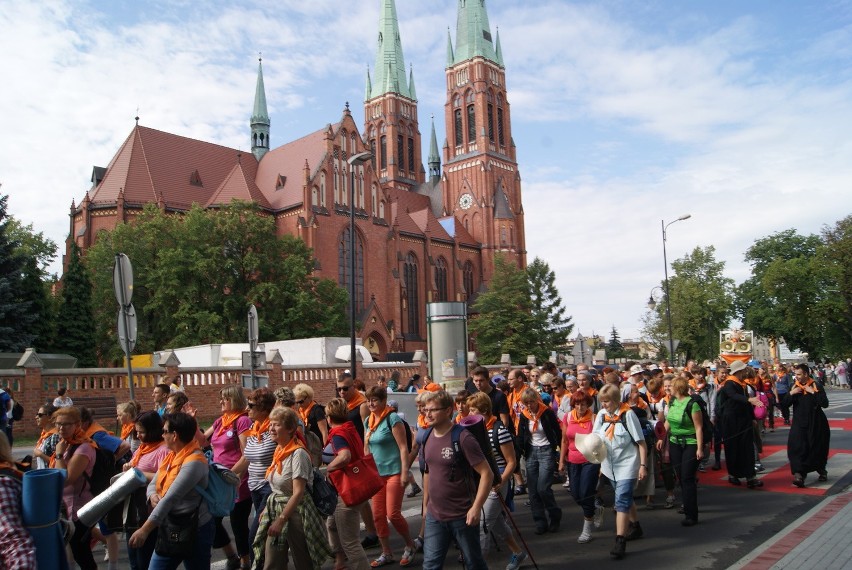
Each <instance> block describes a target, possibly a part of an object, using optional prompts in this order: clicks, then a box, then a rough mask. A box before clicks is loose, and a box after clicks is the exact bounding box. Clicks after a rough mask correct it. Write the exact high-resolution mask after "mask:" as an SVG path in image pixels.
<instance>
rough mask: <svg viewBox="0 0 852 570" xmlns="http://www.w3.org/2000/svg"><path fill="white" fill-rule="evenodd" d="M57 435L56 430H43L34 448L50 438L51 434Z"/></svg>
mask: <svg viewBox="0 0 852 570" xmlns="http://www.w3.org/2000/svg"><path fill="white" fill-rule="evenodd" d="M55 433H58V432H57V430H56V428H50V429H43V430H41V435H40V436H38V441H37V442H36V444H35V447H38V446H39V445H41V442H43V441H44V440H46V439H47V438H49V437H50V436H52V435H53V434H55Z"/></svg>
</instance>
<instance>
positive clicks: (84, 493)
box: [51, 406, 97, 570]
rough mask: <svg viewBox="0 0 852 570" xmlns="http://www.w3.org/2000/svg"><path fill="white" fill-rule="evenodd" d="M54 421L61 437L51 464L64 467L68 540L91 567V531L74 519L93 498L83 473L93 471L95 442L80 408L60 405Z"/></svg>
mask: <svg viewBox="0 0 852 570" xmlns="http://www.w3.org/2000/svg"><path fill="white" fill-rule="evenodd" d="M53 422H54V425H55V426H56V430H57V431H58V432H59V436H60V440H59V442H58V443H57V444H56V453H55V455H54V458H53V461H52V462H51V467H55V468H56V469H65V471H66V476H65V488H64V489H63V494H62V500H63V501H64V502H65V507H66V508H67V509H68V512H69V513H70V515H71V520H72V521H73V522H74V534H73V535H72V537H71V541H70V546H71V554H72V555H73V557H74V561H75V562H76V563H77V565H78V566H80V568H82V569H83V570H91V569H94V568H97V564H96V563H95V559H94V556H93V555H92V550H91V548H90V547H89V539H90V537H91V533H90V531H89V528H88V527H86V526H85V525H83V524H82V523H81V522H80V521H79V520H78V519H77V511H78V510H79V509H80V508H82V507H83V505H85V504H86V503H88V502H89V501H91V500H92V490H91V488H90V486H89V484H88V483H87V482H86V478H87V477H86V476H89V477H90V476H91V475H92V468H93V467H94V465H95V449H96V448H97V445H96V444H95V443H94V442H93V441H92V440H91V439H89V438H88V437H86V434H85V433H84V432H83V428H82V425H83V424H82V414H81V413H80V408H78V407H76V406H68V407H65V408H59V409H58V410H56V412H54V414H53Z"/></svg>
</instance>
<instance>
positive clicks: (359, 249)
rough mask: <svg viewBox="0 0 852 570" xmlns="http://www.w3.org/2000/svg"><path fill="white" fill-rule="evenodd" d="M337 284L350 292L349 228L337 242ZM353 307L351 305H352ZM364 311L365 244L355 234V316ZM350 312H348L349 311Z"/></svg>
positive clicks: (341, 234) (356, 233)
mask: <svg viewBox="0 0 852 570" xmlns="http://www.w3.org/2000/svg"><path fill="white" fill-rule="evenodd" d="M337 284H338V285H340V286H341V287H343V288H344V289H346V291H347V292H349V291H350V281H349V228H345V229H344V230H343V231H342V232H341V233H340V239H339V240H338V242H337ZM350 306H351V305H350ZM363 311H364V242H363V241H361V236H360V235H359V234H358V232H355V314H361V313H362V312H363ZM347 312H348V310H347Z"/></svg>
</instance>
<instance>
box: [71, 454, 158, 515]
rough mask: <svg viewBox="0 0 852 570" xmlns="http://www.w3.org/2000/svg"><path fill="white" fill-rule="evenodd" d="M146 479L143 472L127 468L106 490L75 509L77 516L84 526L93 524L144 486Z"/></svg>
mask: <svg viewBox="0 0 852 570" xmlns="http://www.w3.org/2000/svg"><path fill="white" fill-rule="evenodd" d="M147 483H148V481H147V480H146V479H145V474H144V473H142V472H141V471H139V470H138V469H136V468H135V467H134V468H132V469H128V470H127V471H125V472H124V474H123V475H122V476H121V477H119V478H118V479H116V480H115V482H114V483H112V484H111V485H110V486H109V487H108V488H107V490H106V491H104V492H103V493H101V494H100V495H98V496H97V497H94V498H93V499H92V500H91V501H89V502H88V503H86V504H85V506H83V507H82V508H81V509H80V510H78V511H77V518H78V519H80V522H81V523H83V524H84V525H86V526H94V525H95V524H96V523H97V522H98V521H99V520H101V519H102V518H103V517H104V515H106V514H107V512H109V510H110V509H112V508H113V507H115V506H116V505H118V504H119V503H121V502H122V501H123V500H124V498H125V497H127V496H128V495H130V493H132V492H133V491H135V490H136V489H138V488H140V487H144V486H145V485H146V484H147Z"/></svg>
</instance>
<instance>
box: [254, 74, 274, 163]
mask: <svg viewBox="0 0 852 570" xmlns="http://www.w3.org/2000/svg"><path fill="white" fill-rule="evenodd" d="M250 126H251V152H252V154H253V155H254V157H255V158H256V159H257V161H258V162H260V159H261V158H263V155H265V154H266V153H267V152H269V111H267V110H266V88H265V87H264V86H263V62H262V61H261V60H260V59H258V60H257V87H255V90H254V109H253V110H252V113H251V121H250Z"/></svg>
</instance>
